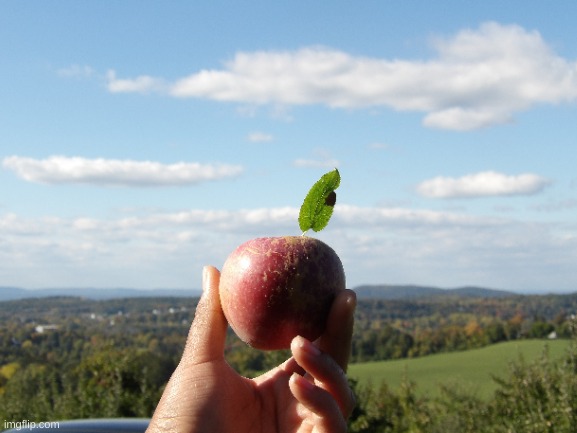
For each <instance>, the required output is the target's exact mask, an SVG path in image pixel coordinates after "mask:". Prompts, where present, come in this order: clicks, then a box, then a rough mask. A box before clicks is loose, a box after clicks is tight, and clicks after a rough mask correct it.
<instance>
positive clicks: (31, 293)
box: [0, 287, 200, 301]
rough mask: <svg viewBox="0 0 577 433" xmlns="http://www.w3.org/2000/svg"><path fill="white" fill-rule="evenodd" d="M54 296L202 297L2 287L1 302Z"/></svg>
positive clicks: (179, 292) (181, 292)
mask: <svg viewBox="0 0 577 433" xmlns="http://www.w3.org/2000/svg"><path fill="white" fill-rule="evenodd" d="M54 296H74V297H80V298H86V299H94V300H105V299H118V298H163V297H175V298H192V297H195V296H200V290H195V289H151V290H143V289H127V288H116V289H108V288H107V289H103V288H90V287H86V288H77V289H73V288H62V289H58V288H51V289H33V290H32V289H21V288H18V287H0V301H13V300H18V299H27V298H47V297H54Z"/></svg>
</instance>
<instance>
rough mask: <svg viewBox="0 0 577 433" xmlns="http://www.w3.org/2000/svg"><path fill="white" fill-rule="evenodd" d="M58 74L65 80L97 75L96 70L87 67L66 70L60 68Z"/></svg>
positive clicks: (73, 67) (69, 67)
mask: <svg viewBox="0 0 577 433" xmlns="http://www.w3.org/2000/svg"><path fill="white" fill-rule="evenodd" d="M56 72H57V73H58V75H60V76H61V77H65V78H90V77H92V76H93V75H94V73H95V71H94V69H92V68H91V67H90V66H87V65H71V66H68V67H66V68H60V69H58V71H56Z"/></svg>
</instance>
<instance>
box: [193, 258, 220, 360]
mask: <svg viewBox="0 0 577 433" xmlns="http://www.w3.org/2000/svg"><path fill="white" fill-rule="evenodd" d="M219 282H220V272H219V271H218V269H216V268H215V267H213V266H205V267H204V268H203V270H202V296H201V297H200V300H199V301H198V305H197V306H196V313H195V315H194V320H193V322H192V326H191V327H190V331H189V333H188V339H187V341H186V346H185V348H184V353H183V356H182V360H183V361H185V362H191V363H192V364H200V363H203V362H208V361H213V360H216V359H221V358H223V357H224V344H225V339H226V329H227V326H228V323H227V321H226V318H225V317H224V313H223V312H222V308H221V306H220V295H219V292H218V285H219Z"/></svg>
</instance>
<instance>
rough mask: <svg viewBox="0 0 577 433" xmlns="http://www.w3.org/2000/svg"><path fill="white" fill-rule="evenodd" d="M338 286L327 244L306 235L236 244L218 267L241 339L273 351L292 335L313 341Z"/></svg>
mask: <svg viewBox="0 0 577 433" xmlns="http://www.w3.org/2000/svg"><path fill="white" fill-rule="evenodd" d="M343 289H345V273H344V270H343V265H342V263H341V261H340V259H339V257H338V256H337V254H336V253H335V251H334V250H333V249H332V248H331V247H329V246H328V245H327V244H325V243H323V242H321V241H320V240H318V239H315V238H310V237H307V236H285V237H269V238H258V239H253V240H250V241H248V242H245V243H244V244H242V245H240V246H239V247H238V248H237V249H236V250H235V251H233V253H232V254H231V255H230V256H229V257H228V259H227V260H226V262H225V264H224V266H223V268H222V272H221V276H220V288H219V291H220V300H221V305H222V309H223V311H224V315H225V316H226V318H227V320H228V323H229V324H230V326H231V327H232V329H233V330H234V332H235V333H236V334H237V335H238V336H239V337H240V339H241V340H243V341H244V342H245V343H247V344H249V345H250V346H252V347H254V348H257V349H263V350H276V349H287V348H289V346H290V342H291V340H292V339H293V338H294V337H295V336H297V335H301V336H303V337H305V338H307V339H309V340H311V341H312V340H315V339H317V338H318V337H319V336H320V335H321V334H322V333H323V331H324V329H325V325H326V321H327V317H328V314H329V310H330V308H331V305H332V302H333V300H334V298H335V296H336V294H337V293H338V292H339V291H340V290H343Z"/></svg>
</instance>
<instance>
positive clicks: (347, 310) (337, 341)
mask: <svg viewBox="0 0 577 433" xmlns="http://www.w3.org/2000/svg"><path fill="white" fill-rule="evenodd" d="M356 306H357V295H356V293H355V292H353V291H352V290H349V289H345V290H343V291H342V292H340V293H339V294H338V295H337V296H336V298H335V300H334V301H333V305H332V306H331V311H330V312H329V317H328V319H327V325H326V329H325V332H324V333H323V335H321V337H320V338H319V339H318V340H317V346H318V347H319V348H320V349H321V350H322V351H323V352H326V353H328V354H329V355H330V356H331V357H332V358H333V359H334V360H335V361H336V363H337V364H338V365H339V366H340V367H341V368H342V369H343V371H345V372H346V371H347V366H348V364H349V357H350V356H351V342H352V338H353V324H354V314H355V308H356Z"/></svg>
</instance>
